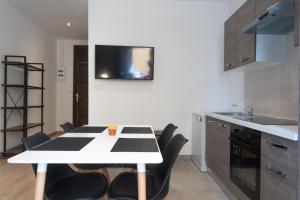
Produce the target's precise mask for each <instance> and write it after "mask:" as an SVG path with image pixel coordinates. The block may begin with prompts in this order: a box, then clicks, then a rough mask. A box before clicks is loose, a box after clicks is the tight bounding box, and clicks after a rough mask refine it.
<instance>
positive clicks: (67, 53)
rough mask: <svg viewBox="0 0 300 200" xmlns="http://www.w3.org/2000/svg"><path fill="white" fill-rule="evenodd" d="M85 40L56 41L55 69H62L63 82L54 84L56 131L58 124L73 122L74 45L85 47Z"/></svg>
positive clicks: (58, 128)
mask: <svg viewBox="0 0 300 200" xmlns="http://www.w3.org/2000/svg"><path fill="white" fill-rule="evenodd" d="M87 44H88V42H87V41H86V40H57V67H59V68H64V69H65V74H66V78H65V80H57V82H56V92H57V93H56V94H57V95H56V130H61V128H60V127H59V126H60V124H63V123H65V122H67V121H69V122H72V121H73V63H74V56H73V55H74V45H87Z"/></svg>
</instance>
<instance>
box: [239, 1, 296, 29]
mask: <svg viewBox="0 0 300 200" xmlns="http://www.w3.org/2000/svg"><path fill="white" fill-rule="evenodd" d="M294 20H295V1H294V0H280V1H279V2H277V3H275V4H273V5H272V6H270V7H268V8H267V10H266V11H265V12H264V14H263V15H261V16H260V17H258V18H257V19H255V20H254V21H253V22H251V23H250V24H249V25H247V26H246V27H244V28H242V29H241V31H242V32H243V33H256V34H274V35H277V34H278V35H283V34H288V33H290V32H291V31H293V29H294Z"/></svg>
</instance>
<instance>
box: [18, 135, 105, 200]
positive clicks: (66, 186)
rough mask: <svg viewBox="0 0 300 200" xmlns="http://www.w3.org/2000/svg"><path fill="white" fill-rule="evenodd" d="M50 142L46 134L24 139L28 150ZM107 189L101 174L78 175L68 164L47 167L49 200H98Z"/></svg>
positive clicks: (35, 167) (47, 193) (34, 167)
mask: <svg viewBox="0 0 300 200" xmlns="http://www.w3.org/2000/svg"><path fill="white" fill-rule="evenodd" d="M49 140H50V138H49V137H48V136H47V135H46V134H45V133H36V134H35V135H32V136H30V137H28V138H23V139H22V141H23V144H24V146H25V148H26V150H30V149H32V148H33V147H35V146H37V145H40V144H42V143H44V142H47V141H49ZM32 167H33V171H34V173H35V174H36V172H37V165H36V164H33V165H32ZM107 189H108V183H107V180H106V178H105V176H104V175H103V174H101V173H84V174H83V173H77V172H75V171H74V170H72V169H71V168H70V167H69V166H68V165H67V164H49V165H48V166H47V175H46V183H45V194H44V196H45V197H46V198H47V199H49V200H62V199H64V200H74V199H98V198H101V197H102V196H104V195H105V194H106V192H107Z"/></svg>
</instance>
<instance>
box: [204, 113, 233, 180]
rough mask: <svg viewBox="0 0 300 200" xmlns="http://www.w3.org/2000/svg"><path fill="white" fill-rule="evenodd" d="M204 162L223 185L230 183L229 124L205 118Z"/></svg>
mask: <svg viewBox="0 0 300 200" xmlns="http://www.w3.org/2000/svg"><path fill="white" fill-rule="evenodd" d="M206 131H207V132H206V162H207V165H208V167H209V168H210V169H211V170H212V172H213V173H214V174H215V175H216V176H217V177H218V178H219V179H220V180H221V181H222V182H223V184H225V185H229V184H230V176H229V173H230V168H229V165H230V143H229V136H230V126H229V124H228V123H227V122H223V121H220V120H217V119H214V118H210V117H207V119H206Z"/></svg>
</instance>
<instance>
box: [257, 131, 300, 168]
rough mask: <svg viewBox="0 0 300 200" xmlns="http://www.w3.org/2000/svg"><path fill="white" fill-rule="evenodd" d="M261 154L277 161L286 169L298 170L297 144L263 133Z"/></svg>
mask: <svg viewBox="0 0 300 200" xmlns="http://www.w3.org/2000/svg"><path fill="white" fill-rule="evenodd" d="M261 154H262V155H264V156H266V157H268V158H271V159H273V160H277V161H278V162H280V163H283V164H284V165H285V168H287V169H289V170H291V171H296V170H297V164H296V163H297V142H295V141H292V140H287V139H284V138H280V137H277V136H273V135H270V134H266V133H263V134H262V137H261Z"/></svg>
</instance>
